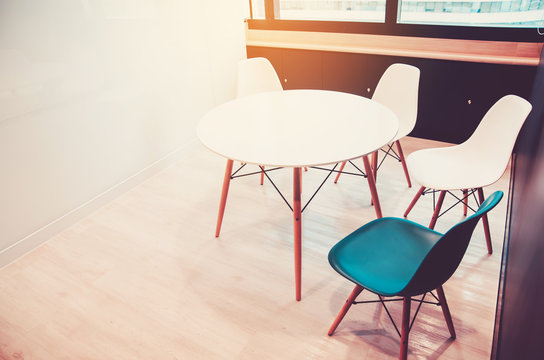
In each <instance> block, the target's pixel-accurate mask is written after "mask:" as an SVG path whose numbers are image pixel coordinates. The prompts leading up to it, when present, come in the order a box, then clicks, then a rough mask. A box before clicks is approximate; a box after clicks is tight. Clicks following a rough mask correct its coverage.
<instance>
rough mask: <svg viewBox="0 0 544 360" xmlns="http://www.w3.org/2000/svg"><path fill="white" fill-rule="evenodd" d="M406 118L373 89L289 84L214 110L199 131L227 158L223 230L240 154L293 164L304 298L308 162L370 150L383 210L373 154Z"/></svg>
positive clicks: (328, 160)
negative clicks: (365, 93)
mask: <svg viewBox="0 0 544 360" xmlns="http://www.w3.org/2000/svg"><path fill="white" fill-rule="evenodd" d="M397 130H398V120H397V117H396V116H395V114H394V113H393V112H392V111H391V110H389V109H388V108H386V107H385V106H383V105H381V104H378V103H376V102H374V101H372V100H370V99H367V98H365V97H361V96H357V95H352V94H347V93H341V92H335V91H325V90H286V91H276V92H265V93H260V94H256V95H250V96H245V97H242V98H238V99H235V100H232V101H229V102H227V103H225V104H222V105H220V106H218V107H216V108H214V109H212V110H211V111H209V112H208V113H207V114H206V115H205V116H204V117H203V118H202V119H201V120H200V122H199V124H198V129H197V134H198V138H199V139H200V141H201V142H202V144H204V146H206V147H207V148H208V149H210V150H211V151H213V152H215V153H217V154H218V155H221V156H223V157H225V158H227V167H226V170H225V177H224V180H223V190H222V194H221V201H220V205H219V214H218V218H217V226H216V232H215V236H216V237H217V236H219V232H220V230H221V223H222V220H223V214H224V211H225V205H226V201H227V194H228V189H229V184H230V180H231V176H232V165H233V161H234V160H236V161H240V162H242V163H250V164H256V165H260V166H282V167H292V168H293V219H294V245H295V246H294V248H295V283H296V299H297V301H298V300H300V298H301V275H300V274H301V200H300V187H301V182H300V178H301V168H302V167H307V166H318V165H328V164H336V163H339V162H343V161H347V160H353V159H355V158H358V157H362V158H363V164H364V166H365V171H366V173H367V180H368V185H369V188H370V193H371V196H372V202H373V204H374V208H375V211H376V216H377V217H382V213H381V208H380V202H379V199H378V193H377V190H376V184H375V181H374V176H373V173H372V168H371V166H370V163H369V160H368V156H367V155H368V154H370V153H373V152H375V151H376V150H378V149H380V148H381V147H382V146H384V145H385V144H387V143H388V142H389V141H390V140H391V139H393V137H394V136H395V135H396V133H397Z"/></svg>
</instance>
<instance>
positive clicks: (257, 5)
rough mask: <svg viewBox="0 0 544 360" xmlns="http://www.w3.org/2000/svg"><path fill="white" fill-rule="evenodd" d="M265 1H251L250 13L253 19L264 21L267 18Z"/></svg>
mask: <svg viewBox="0 0 544 360" xmlns="http://www.w3.org/2000/svg"><path fill="white" fill-rule="evenodd" d="M264 1H265V0H250V1H249V6H250V12H251V18H252V19H264V18H265V17H266V13H265V3H264Z"/></svg>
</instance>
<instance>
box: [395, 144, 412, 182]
mask: <svg viewBox="0 0 544 360" xmlns="http://www.w3.org/2000/svg"><path fill="white" fill-rule="evenodd" d="M395 144H397V150H398V152H399V157H400V162H401V163H402V169H403V170H404V176H406V181H407V182H408V187H410V188H411V187H412V182H411V181H410V174H408V167H407V166H406V159H404V153H403V152H402V147H401V146H400V141H399V140H397V141H395Z"/></svg>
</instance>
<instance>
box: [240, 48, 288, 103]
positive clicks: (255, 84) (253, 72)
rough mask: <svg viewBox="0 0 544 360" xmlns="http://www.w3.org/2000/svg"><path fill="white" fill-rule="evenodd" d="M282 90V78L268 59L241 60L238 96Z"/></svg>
mask: <svg viewBox="0 0 544 360" xmlns="http://www.w3.org/2000/svg"><path fill="white" fill-rule="evenodd" d="M281 90H283V87H282V86H281V82H280V79H279V78H278V75H277V74H276V70H274V67H273V66H272V64H271V63H270V61H268V59H266V58H263V57H257V58H251V59H243V60H240V62H239V63H238V86H237V89H236V97H242V96H246V95H251V94H257V93H261V92H266V91H281Z"/></svg>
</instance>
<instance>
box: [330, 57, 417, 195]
mask: <svg viewBox="0 0 544 360" xmlns="http://www.w3.org/2000/svg"><path fill="white" fill-rule="evenodd" d="M418 90H419V69H418V68H417V67H415V66H411V65H406V64H393V65H391V66H389V67H388V68H387V70H385V72H384V73H383V75H382V77H381V78H380V81H379V82H378V85H377V86H376V90H375V91H374V95H373V96H372V100H374V101H377V102H379V103H380V104H383V105H385V106H387V107H388V108H389V109H391V110H392V111H393V112H394V113H395V115H397V117H398V119H399V131H398V132H397V135H396V136H395V138H393V140H392V141H391V143H390V144H389V145H388V150H387V151H385V154H386V156H387V155H390V156H393V157H395V158H396V159H397V160H398V161H400V162H401V163H402V168H403V170H404V175H405V176H406V181H407V182H408V187H412V182H411V181H410V174H409V173H408V169H407V167H406V161H405V159H404V153H403V152H402V147H401V145H400V139H402V138H403V137H405V136H406V135H408V134H409V133H410V132H411V131H412V130H413V129H414V126H415V125H416V119H417V102H418ZM393 145H396V147H397V151H398V154H395V152H394V150H393ZM391 152H393V154H395V155H393V154H391ZM382 161H383V160H382ZM345 165H346V162H343V163H342V165H341V166H340V172H339V173H338V175H337V176H336V179H335V180H334V182H335V183H336V182H337V181H338V178H339V177H340V174H341V172H342V170H343V169H344V166H345ZM372 167H373V168H374V177H376V174H377V170H378V151H376V152H375V153H374V154H373V156H372Z"/></svg>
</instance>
